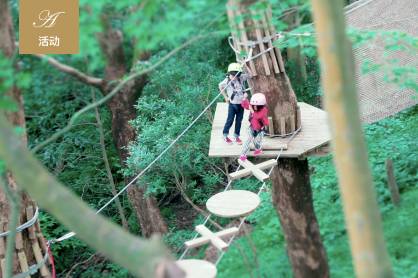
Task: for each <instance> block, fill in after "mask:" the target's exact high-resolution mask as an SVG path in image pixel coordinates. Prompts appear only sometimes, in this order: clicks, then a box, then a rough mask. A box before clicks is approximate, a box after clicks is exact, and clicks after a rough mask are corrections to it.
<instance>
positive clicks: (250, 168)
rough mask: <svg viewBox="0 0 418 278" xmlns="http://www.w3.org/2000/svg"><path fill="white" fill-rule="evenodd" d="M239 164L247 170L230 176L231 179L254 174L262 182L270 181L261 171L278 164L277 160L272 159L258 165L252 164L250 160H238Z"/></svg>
mask: <svg viewBox="0 0 418 278" xmlns="http://www.w3.org/2000/svg"><path fill="white" fill-rule="evenodd" d="M238 163H239V164H240V165H241V166H242V167H244V168H245V169H243V170H239V171H236V172H234V173H231V174H229V177H230V178H231V179H232V180H236V179H239V178H242V177H245V176H249V175H251V174H253V175H254V176H255V177H256V178H257V179H259V180H260V181H264V180H266V179H268V178H269V176H268V175H267V174H266V173H264V172H263V171H261V170H264V169H268V168H271V167H273V166H275V165H276V164H277V162H276V160H274V159H270V160H267V161H264V162H262V163H260V164H256V165H254V164H252V163H251V162H250V161H249V160H248V159H247V160H245V161H242V160H241V159H238Z"/></svg>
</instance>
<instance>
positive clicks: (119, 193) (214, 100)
mask: <svg viewBox="0 0 418 278" xmlns="http://www.w3.org/2000/svg"><path fill="white" fill-rule="evenodd" d="M251 59H252V57H251V52H250V55H249V57H248V58H246V59H245V60H244V61H242V62H241V65H243V64H244V63H247V62H248V61H250V60H251ZM237 76H238V73H237V74H236V75H234V77H233V78H232V79H231V81H233V80H235V78H236V77H237ZM231 81H230V82H228V84H227V86H225V88H223V89H222V90H221V91H220V92H219V93H218V94H217V95H216V96H215V97H214V98H213V100H212V101H211V102H210V103H209V104H208V105H207V106H206V107H205V108H204V109H203V110H202V112H201V113H200V114H199V115H198V116H197V117H196V118H195V119H194V120H193V121H192V122H191V123H190V124H189V125H188V126H187V127H186V128H185V129H184V130H183V131H182V132H181V133H180V134H179V135H178V136H177V137H176V138H175V139H174V140H173V141H172V142H171V143H170V144H169V145H168V146H167V147H166V148H165V149H164V150H163V151H162V152H161V153H160V154H159V155H158V156H157V157H156V158H155V159H154V160H153V161H152V162H151V163H150V164H148V166H147V167H145V168H144V170H142V171H141V172H140V173H139V174H138V175H136V176H135V177H134V178H133V179H132V180H131V181H130V182H129V183H128V184H127V185H126V186H125V187H124V188H122V189H121V190H120V191H119V192H118V193H117V194H115V195H114V196H113V197H112V198H111V199H110V200H109V201H107V202H106V204H104V205H103V206H102V207H101V208H100V209H99V210H97V211H96V214H99V213H100V212H101V211H103V210H104V209H105V208H107V207H108V206H109V205H110V204H111V203H112V202H113V201H114V200H115V199H116V198H118V197H119V196H120V195H121V194H122V193H123V192H125V191H126V190H127V189H128V188H129V187H130V186H132V185H133V184H134V183H135V181H137V180H138V179H139V178H140V177H142V176H143V175H144V174H145V173H146V172H147V171H148V170H149V169H150V168H151V167H152V166H153V165H154V164H155V163H156V162H157V161H158V160H159V159H160V158H161V157H163V155H164V154H165V153H166V152H168V151H169V150H170V149H171V148H172V147H173V146H174V145H175V144H176V143H177V142H178V141H179V140H180V138H182V137H183V136H184V134H186V132H188V131H189V130H190V129H191V128H192V127H193V125H194V124H195V123H196V122H197V121H198V120H199V119H200V118H201V117H202V116H203V115H204V114H205V113H206V111H207V110H208V109H209V108H210V107H211V106H212V105H213V104H214V103H215V102H216V100H217V99H218V98H219V96H221V94H222V93H223V92H224V91H225V90H226V88H228V87H229V86H230V85H231ZM208 220H209V219H208ZM75 235H76V234H75V233H74V232H69V233H66V234H64V235H63V236H61V237H59V238H57V239H51V240H50V241H49V242H51V243H56V242H61V241H64V240H67V239H69V238H72V237H73V236H75Z"/></svg>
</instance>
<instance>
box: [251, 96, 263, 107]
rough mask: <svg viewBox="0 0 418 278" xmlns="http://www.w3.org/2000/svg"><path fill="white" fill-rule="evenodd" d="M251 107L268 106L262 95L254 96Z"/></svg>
mask: <svg viewBox="0 0 418 278" xmlns="http://www.w3.org/2000/svg"><path fill="white" fill-rule="evenodd" d="M250 104H251V105H266V97H265V96H264V95H263V94H262V93H257V94H254V95H253V96H252V97H251V100H250Z"/></svg>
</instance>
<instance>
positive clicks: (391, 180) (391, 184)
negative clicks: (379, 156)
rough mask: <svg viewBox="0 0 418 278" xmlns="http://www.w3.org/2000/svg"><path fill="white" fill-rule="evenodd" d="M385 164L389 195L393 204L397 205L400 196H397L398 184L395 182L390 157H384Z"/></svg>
mask: <svg viewBox="0 0 418 278" xmlns="http://www.w3.org/2000/svg"><path fill="white" fill-rule="evenodd" d="M385 165H386V174H387V176H388V187H389V190H390V196H391V198H392V202H393V204H394V205H395V206H396V207H398V206H399V203H400V201H401V198H400V197H399V189H398V185H397V184H396V179H395V173H394V171H393V161H392V159H390V158H388V159H386V162H385Z"/></svg>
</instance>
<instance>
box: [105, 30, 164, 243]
mask: <svg viewBox="0 0 418 278" xmlns="http://www.w3.org/2000/svg"><path fill="white" fill-rule="evenodd" d="M98 39H99V42H100V45H101V48H102V51H103V53H104V55H105V56H106V58H107V65H106V70H105V78H104V80H105V84H110V82H111V81H115V80H118V79H120V78H122V77H123V76H124V75H125V74H126V64H125V57H124V52H123V45H122V42H123V37H122V33H121V32H120V31H118V30H114V29H111V28H110V27H108V28H107V29H106V32H105V33H103V34H101V35H99V37H98ZM144 55H146V54H144ZM142 58H143V57H142ZM145 84H146V77H145V76H141V77H139V78H137V79H136V80H132V81H131V82H130V83H129V84H127V85H126V86H125V87H124V88H123V89H122V90H121V92H119V93H118V94H117V95H115V96H114V97H113V98H112V99H111V100H110V101H109V102H108V107H109V109H110V111H111V113H112V136H113V141H114V144H115V146H116V148H117V150H118V154H119V158H120V161H121V165H122V166H123V167H125V166H126V159H127V158H128V156H129V152H128V146H129V143H130V142H133V141H134V140H135V139H136V134H135V130H134V128H133V127H132V126H131V125H130V123H129V122H130V121H131V120H134V119H135V118H136V111H135V107H134V105H135V104H136V101H137V99H138V97H139V95H140V93H141V92H142V89H143V87H144V86H145ZM112 88H113V86H111V85H105V86H104V88H103V93H104V94H107V93H109V92H110V91H111V90H112ZM130 180H131V177H128V178H126V179H125V183H128V182H129V181H130ZM127 191H128V197H129V200H130V202H131V205H132V207H133V208H134V210H135V212H136V215H137V218H138V220H139V223H140V226H141V231H142V235H143V236H145V237H149V236H150V235H152V234H153V233H160V234H164V233H166V232H167V230H168V229H167V224H166V223H165V221H164V219H163V217H162V216H161V213H160V209H159V208H158V204H157V201H156V199H155V198H154V197H146V196H145V191H146V186H145V185H132V186H131V187H129V188H128V190H127Z"/></svg>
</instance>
